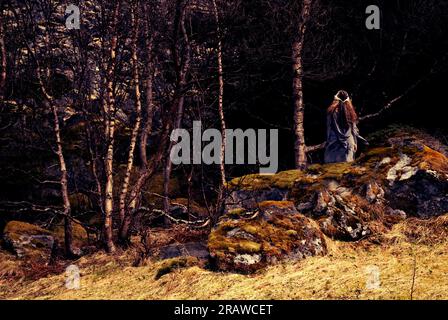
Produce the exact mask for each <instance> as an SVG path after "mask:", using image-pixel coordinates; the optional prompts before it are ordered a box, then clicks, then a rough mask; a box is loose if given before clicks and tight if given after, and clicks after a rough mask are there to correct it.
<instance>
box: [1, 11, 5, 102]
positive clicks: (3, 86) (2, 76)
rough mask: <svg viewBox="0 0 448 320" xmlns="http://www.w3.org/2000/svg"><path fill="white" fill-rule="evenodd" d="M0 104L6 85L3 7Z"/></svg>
mask: <svg viewBox="0 0 448 320" xmlns="http://www.w3.org/2000/svg"><path fill="white" fill-rule="evenodd" d="M0 56H1V57H0V59H1V60H0V103H3V99H4V95H5V85H6V47H5V33H4V29H3V6H2V7H0Z"/></svg>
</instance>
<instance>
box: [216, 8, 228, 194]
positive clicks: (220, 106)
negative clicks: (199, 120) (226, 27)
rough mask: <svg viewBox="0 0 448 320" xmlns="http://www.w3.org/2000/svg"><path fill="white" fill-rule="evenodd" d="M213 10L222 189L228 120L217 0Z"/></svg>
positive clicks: (222, 186) (224, 178)
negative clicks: (225, 110) (216, 38)
mask: <svg viewBox="0 0 448 320" xmlns="http://www.w3.org/2000/svg"><path fill="white" fill-rule="evenodd" d="M213 11H214V15H215V22H216V33H217V37H218V48H217V49H218V57H217V58H218V82H219V94H218V113H219V120H220V121H221V136H222V140H221V159H220V160H221V161H220V173H221V189H222V188H224V187H225V184H226V170H225V163H224V161H225V152H226V121H225V117H224V77H223V67H222V34H221V26H220V21H219V11H218V5H217V3H216V0H213Z"/></svg>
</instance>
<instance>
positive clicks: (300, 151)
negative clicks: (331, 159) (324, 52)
mask: <svg viewBox="0 0 448 320" xmlns="http://www.w3.org/2000/svg"><path fill="white" fill-rule="evenodd" d="M311 4H312V0H304V1H303V4H302V11H301V14H300V21H299V28H298V30H297V34H296V35H295V39H294V41H293V44H292V68H293V83H292V87H293V99H294V134H295V142H294V153H295V165H296V168H297V169H304V168H305V166H306V163H307V161H306V145H305V132H304V126H303V122H304V111H305V108H304V105H303V63H302V52H303V43H304V38H305V32H306V25H307V21H308V18H309V16H310V11H311Z"/></svg>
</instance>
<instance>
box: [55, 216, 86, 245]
mask: <svg viewBox="0 0 448 320" xmlns="http://www.w3.org/2000/svg"><path fill="white" fill-rule="evenodd" d="M51 231H52V232H53V236H54V237H55V238H56V239H58V241H59V242H60V243H61V244H63V243H64V242H65V231H64V226H63V225H62V224H60V225H56V226H55V227H54V228H53V229H52V230H51ZM72 235H73V244H74V245H75V246H77V247H82V246H84V245H86V244H87V242H88V234H87V231H86V229H84V227H83V226H82V225H80V224H79V223H75V222H73V223H72Z"/></svg>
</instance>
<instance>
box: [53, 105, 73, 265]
mask: <svg viewBox="0 0 448 320" xmlns="http://www.w3.org/2000/svg"><path fill="white" fill-rule="evenodd" d="M51 108H52V111H53V117H54V134H55V137H56V154H57V155H58V159H59V168H60V170H61V178H60V182H61V193H62V202H63V208H64V231H65V232H64V240H65V241H64V242H65V252H66V255H67V256H68V257H69V258H73V257H74V256H75V253H74V250H73V226H72V221H71V220H70V216H71V206H70V199H69V196H68V185H67V184H68V179H67V166H66V164H65V158H64V153H63V151H62V141H61V130H60V127H59V118H58V112H57V107H56V106H55V105H54V104H52V105H51Z"/></svg>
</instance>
